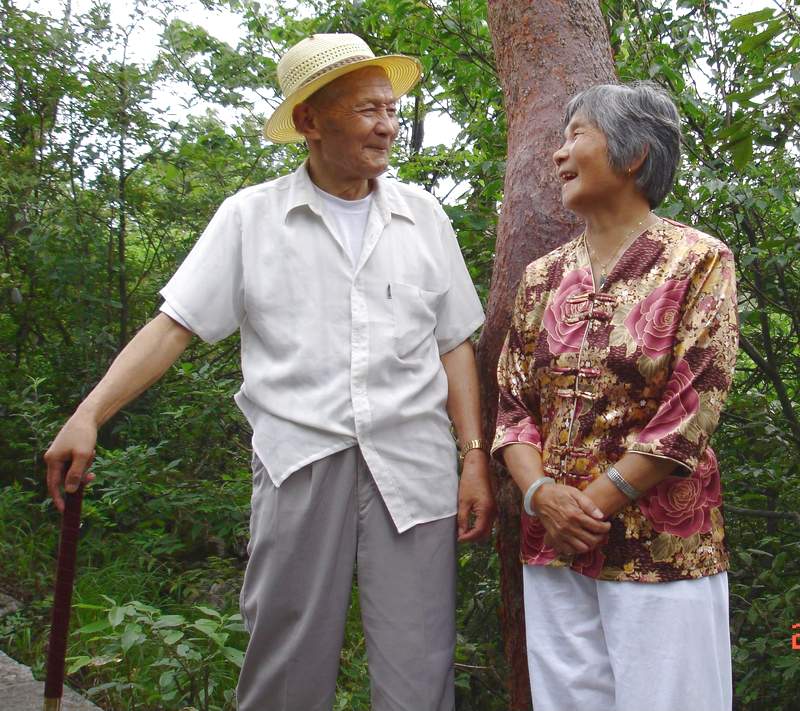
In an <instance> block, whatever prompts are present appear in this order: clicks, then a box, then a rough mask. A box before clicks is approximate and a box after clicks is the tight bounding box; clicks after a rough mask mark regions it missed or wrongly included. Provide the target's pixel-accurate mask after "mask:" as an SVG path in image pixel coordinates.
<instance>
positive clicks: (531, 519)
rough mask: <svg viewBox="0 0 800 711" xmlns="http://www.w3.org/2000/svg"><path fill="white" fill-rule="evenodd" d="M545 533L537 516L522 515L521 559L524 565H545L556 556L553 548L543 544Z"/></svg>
mask: <svg viewBox="0 0 800 711" xmlns="http://www.w3.org/2000/svg"><path fill="white" fill-rule="evenodd" d="M546 533H547V531H546V530H545V528H544V526H543V525H542V522H541V521H540V520H539V519H538V518H536V517H535V516H527V515H526V514H523V515H522V560H523V561H524V562H525V564H526V565H547V564H548V563H550V562H552V561H554V560H555V559H556V558H558V553H556V550H555V548H550V547H549V546H546V545H545V544H544V537H545V534H546Z"/></svg>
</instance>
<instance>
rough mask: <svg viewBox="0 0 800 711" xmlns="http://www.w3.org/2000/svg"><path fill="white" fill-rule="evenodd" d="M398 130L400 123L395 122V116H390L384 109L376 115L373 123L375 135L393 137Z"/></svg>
mask: <svg viewBox="0 0 800 711" xmlns="http://www.w3.org/2000/svg"><path fill="white" fill-rule="evenodd" d="M399 130H400V122H399V121H398V120H397V116H395V115H394V114H390V113H389V112H388V111H387V110H386V109H383V110H382V111H381V112H380V113H379V114H378V120H377V122H376V123H375V131H376V133H380V134H382V135H385V134H390V135H392V136H394V135H396V134H397V132H398V131H399Z"/></svg>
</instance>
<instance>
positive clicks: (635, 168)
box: [625, 146, 650, 175]
mask: <svg viewBox="0 0 800 711" xmlns="http://www.w3.org/2000/svg"><path fill="white" fill-rule="evenodd" d="M649 152H650V147H649V146H645V148H644V150H643V151H642V153H641V155H640V156H638V157H637V158H634V159H633V161H632V162H631V163H630V164H629V165H628V168H627V170H626V171H625V172H626V173H627V174H628V175H636V173H638V172H639V168H641V167H642V165H643V164H644V161H645V159H646V158H647V155H648V153H649Z"/></svg>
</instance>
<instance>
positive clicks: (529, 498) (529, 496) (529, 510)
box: [522, 476, 556, 517]
mask: <svg viewBox="0 0 800 711" xmlns="http://www.w3.org/2000/svg"><path fill="white" fill-rule="evenodd" d="M555 483H556V482H555V479H551V478H550V477H549V476H543V477H541V478H540V479H537V480H536V481H535V482H533V484H531V485H530V486H529V487H528V490H527V491H526V492H525V500H524V501H523V502H522V508H524V509H525V513H526V514H528V516H534V517H535V516H536V512H535V511H534V510H533V507H532V506H531V503H533V495H534V494H535V493H536V492H537V491H538V490H539V487H540V486H543V485H544V484H555Z"/></svg>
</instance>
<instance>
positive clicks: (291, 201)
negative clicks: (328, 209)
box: [284, 158, 416, 223]
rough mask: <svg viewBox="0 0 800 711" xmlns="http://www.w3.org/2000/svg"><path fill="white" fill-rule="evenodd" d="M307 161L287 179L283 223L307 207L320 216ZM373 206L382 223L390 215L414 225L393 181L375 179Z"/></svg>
mask: <svg viewBox="0 0 800 711" xmlns="http://www.w3.org/2000/svg"><path fill="white" fill-rule="evenodd" d="M307 166H308V159H307V158H306V160H304V161H303V164H302V165H301V166H300V167H299V168H298V169H297V170H295V171H294V173H292V174H291V176H290V179H289V195H288V199H287V200H286V214H285V215H284V221H285V220H286V219H287V218H288V217H289V213H290V212H291V211H292V210H294V209H295V208H297V207H302V206H303V205H307V206H308V208H309V209H310V210H311V211H312V212H314V213H315V214H317V215H322V203H321V202H320V196H319V195H318V194H317V192H316V190H314V184H313V183H312V182H311V176H309V174H308V167H307ZM373 195H374V198H375V206H376V207H377V208H378V210H379V212H380V214H381V216H382V217H383V219H384V221H386V222H388V221H389V218H390V215H392V214H394V215H398V216H400V217H404V218H406V219H407V220H409V221H410V222H412V223H414V222H416V220H415V219H414V213H413V212H412V211H411V208H410V207H409V205H408V202H407V201H406V199H405V197H403V195H402V194H401V192H400V190H399V189H398V187H397V185H396V184H395V182H394V181H393V180H390V179H388V178H385V177H384V176H380V177H378V178H376V179H375V182H374V187H373Z"/></svg>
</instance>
